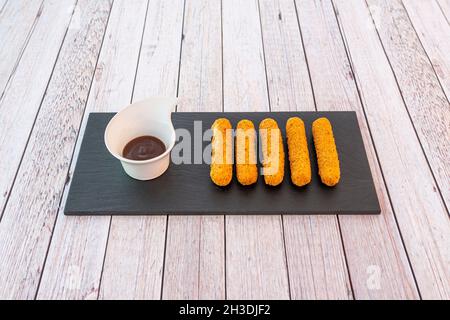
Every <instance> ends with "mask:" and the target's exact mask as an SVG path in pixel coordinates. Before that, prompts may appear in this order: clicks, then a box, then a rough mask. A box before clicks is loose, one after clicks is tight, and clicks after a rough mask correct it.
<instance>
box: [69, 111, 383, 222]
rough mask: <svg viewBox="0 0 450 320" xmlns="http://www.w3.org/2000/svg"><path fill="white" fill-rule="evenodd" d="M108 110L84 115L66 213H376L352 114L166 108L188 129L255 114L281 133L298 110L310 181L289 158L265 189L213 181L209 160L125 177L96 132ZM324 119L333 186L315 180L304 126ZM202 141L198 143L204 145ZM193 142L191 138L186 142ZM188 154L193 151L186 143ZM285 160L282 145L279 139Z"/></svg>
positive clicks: (107, 117)
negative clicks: (296, 179)
mask: <svg viewBox="0 0 450 320" xmlns="http://www.w3.org/2000/svg"><path fill="white" fill-rule="evenodd" d="M113 115H114V114H113V113H91V114H90V115H89V120H88V123H87V127H86V131H85V134H84V137H83V142H82V145H81V149H80V153H79V157H78V161H77V164H76V168H75V172H74V175H73V180H72V183H71V186H70V191H69V195H68V198H67V202H66V206H65V210H64V213H65V214H66V215H158V214H159V215H160V214H180V215H186V214H305V215H307V214H378V213H380V206H379V203H378V199H377V195H376V192H375V188H374V184H373V180H372V176H371V173H370V169H369V164H368V161H367V156H366V153H365V150H364V145H363V141H362V138H361V132H360V129H359V126H358V121H357V118H356V114H355V113H354V112H276V113H275V112H273V113H268V112H240V113H209V112H208V113H206V112H203V113H190V112H186V113H184V112H177V113H173V114H172V121H173V123H174V126H175V128H185V129H187V130H189V131H190V132H193V130H194V121H198V120H201V121H202V128H203V130H206V129H208V128H210V127H211V124H212V123H213V122H214V120H215V119H217V118H219V117H226V118H228V119H229V120H230V121H231V123H232V125H233V127H235V125H236V124H237V122H238V121H239V120H241V119H244V118H246V119H250V120H252V121H253V122H254V124H255V126H256V127H258V125H259V123H260V121H261V120H263V119H264V118H266V117H272V118H274V119H275V120H277V122H278V125H279V126H280V129H281V130H282V132H283V137H285V124H286V121H287V119H288V118H289V117H293V116H298V117H301V118H302V119H303V121H304V122H305V125H306V132H307V136H308V144H309V148H310V158H311V166H312V181H311V183H310V184H309V185H308V186H306V187H303V188H298V187H295V186H294V185H293V184H292V183H291V180H290V171H289V162H288V161H286V171H285V178H284V181H283V183H282V184H281V185H279V186H277V187H269V186H266V185H265V184H264V179H263V176H260V177H259V179H258V182H257V183H256V184H255V185H253V186H250V187H244V186H241V185H240V184H239V183H238V182H237V180H236V177H235V176H234V177H233V181H232V183H231V184H230V185H229V186H228V187H226V188H219V187H217V186H215V185H214V184H213V183H212V182H211V180H210V178H209V165H208V164H205V163H203V164H182V165H175V164H173V163H171V165H170V167H169V169H168V171H166V173H165V174H163V175H162V176H161V177H159V178H157V179H154V180H150V181H138V180H134V179H132V178H130V177H128V176H127V175H126V174H125V172H124V171H123V169H122V166H121V164H120V162H119V161H118V160H117V159H115V158H114V157H113V156H112V155H110V154H109V152H108V150H107V149H106V147H105V144H104V141H103V136H104V131H105V128H106V125H107V124H108V121H109V120H110V119H111V118H112V116H113ZM323 116H325V117H327V118H328V119H329V120H330V121H331V123H332V126H333V131H334V135H335V139H336V144H337V149H338V152H339V158H340V165H341V181H340V183H339V184H338V185H337V186H336V187H333V188H329V187H326V186H324V185H322V184H321V182H320V177H319V176H318V174H317V164H316V158H315V152H314V145H313V141H312V136H311V124H312V122H313V121H314V120H315V119H317V118H319V117H323ZM208 144H209V141H204V142H203V147H206V146H207V145H208ZM192 145H193V143H192ZM192 152H194V151H193V149H192ZM285 152H286V160H287V149H286V145H285Z"/></svg>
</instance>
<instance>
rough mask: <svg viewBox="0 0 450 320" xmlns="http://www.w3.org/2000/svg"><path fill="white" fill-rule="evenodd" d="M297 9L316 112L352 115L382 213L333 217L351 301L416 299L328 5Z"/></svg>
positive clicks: (300, 4) (300, 5)
mask: <svg viewBox="0 0 450 320" xmlns="http://www.w3.org/2000/svg"><path fill="white" fill-rule="evenodd" d="M297 9H298V14H299V22H300V27H301V31H302V35H303V40H304V47H305V52H306V56H307V58H308V65H309V69H310V73H311V81H312V85H313V88H314V93H315V98H316V104H317V108H318V110H352V111H356V113H357V117H358V119H359V125H360V128H361V133H362V136H363V140H364V144H365V148H366V152H367V155H368V159H369V163H370V167H371V169H372V177H373V178H374V182H375V186H376V189H377V194H378V199H379V201H380V205H381V208H382V211H381V216H377V217H369V216H365V217H356V216H354V217H353V216H352V217H350V216H345V217H344V216H339V222H340V227H341V233H342V237H343V241H344V247H345V253H346V257H347V263H348V268H349V273H350V278H351V281H352V288H353V291H354V296H355V298H356V299H407V298H418V293H417V290H416V288H415V283H414V278H413V275H412V272H411V270H410V267H409V264H408V260H407V255H406V253H405V250H404V248H403V244H402V240H401V238H400V234H399V231H398V229H397V226H396V222H395V217H394V215H393V211H392V208H391V205H390V202H389V196H388V193H387V190H386V188H385V186H384V181H383V176H382V173H381V170H380V166H379V164H378V161H377V155H376V152H375V150H374V147H373V143H372V140H371V136H370V132H369V129H368V125H367V123H366V121H365V116H364V111H363V109H362V107H361V102H360V100H359V97H358V92H357V89H356V86H355V82H354V80H353V71H352V69H351V67H350V64H349V61H348V59H347V55H346V52H345V47H344V43H343V42H342V38H341V35H340V32H339V26H338V24H337V20H336V17H335V13H334V10H333V5H332V3H331V2H330V1H314V2H312V1H310V2H305V1H298V2H297ZM361 243H365V244H366V245H364V246H363V245H361ZM377 272H379V273H377ZM372 280H376V281H377V282H376V283H375V282H373V281H372Z"/></svg>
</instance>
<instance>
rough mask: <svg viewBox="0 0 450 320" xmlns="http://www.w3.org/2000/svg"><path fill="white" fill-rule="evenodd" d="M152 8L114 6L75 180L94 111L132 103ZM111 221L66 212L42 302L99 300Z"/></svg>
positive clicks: (117, 3) (119, 1)
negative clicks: (70, 282) (148, 12)
mask: <svg viewBox="0 0 450 320" xmlns="http://www.w3.org/2000/svg"><path fill="white" fill-rule="evenodd" d="M146 8H147V1H145V0H144V1H134V2H133V3H132V5H130V2H129V1H125V0H116V1H114V4H113V6H112V9H111V13H110V16H109V21H108V27H107V29H106V34H105V35H104V40H103V45H102V49H101V52H100V56H99V58H98V62H97V66H96V70H95V74H94V77H93V80H92V87H91V90H90V93H89V98H88V102H87V105H86V110H85V116H84V118H83V121H82V124H81V127H80V128H79V135H78V137H79V139H78V141H77V144H76V147H75V151H74V155H73V158H72V164H71V168H70V171H69V178H70V177H71V176H72V173H73V170H74V167H75V162H76V159H77V155H78V152H79V148H80V144H81V137H82V136H83V134H84V129H85V125H86V120H87V116H86V115H87V114H89V112H92V111H109V110H111V111H117V110H118V109H119V108H120V107H122V106H125V105H127V104H128V103H130V100H131V96H132V92H133V83H134V78H135V73H136V72H135V71H136V64H137V61H138V56H139V49H140V46H141V38H142V30H143V28H144V20H145V13H146ZM137 30H140V32H137ZM101 36H102V37H103V34H102V35H101ZM99 41H101V40H99ZM67 191H68V183H67V184H66V189H65V193H64V196H63V200H62V202H61V204H62V205H61V207H64V203H65V199H66V197H67ZM110 220H111V218H110V217H66V216H64V215H63V210H60V212H59V215H58V220H57V222H56V226H55V231H54V235H53V238H52V243H51V246H50V249H49V255H48V259H47V263H46V267H45V274H44V276H43V278H42V281H41V288H40V290H39V295H38V298H42V299H46V298H60V299H81V298H83V299H96V298H97V297H98V295H99V287H100V279H101V274H102V268H103V261H104V256H105V251H106V245H107V239H108V231H109V226H110ZM92 230H95V232H94V233H92ZM163 237H164V234H163ZM80 248H82V249H80ZM74 272H76V275H77V277H78V278H77V279H76V280H77V283H76V285H72V286H69V287H66V286H65V284H64V283H61V281H60V280H59V279H60V278H59V277H61V278H63V279H65V278H69V277H71V276H72V273H74Z"/></svg>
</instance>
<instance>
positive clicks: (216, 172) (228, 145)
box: [209, 118, 233, 187]
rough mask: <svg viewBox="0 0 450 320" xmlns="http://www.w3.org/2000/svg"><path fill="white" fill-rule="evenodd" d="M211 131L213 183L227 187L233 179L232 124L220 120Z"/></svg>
mask: <svg viewBox="0 0 450 320" xmlns="http://www.w3.org/2000/svg"><path fill="white" fill-rule="evenodd" d="M211 129H212V130H213V136H212V139H211V168H210V172H209V175H210V177H211V180H212V182H214V183H215V184H216V185H218V186H220V187H224V186H227V185H228V184H229V183H230V182H231V179H232V178H233V154H232V151H233V150H232V142H233V141H232V139H233V138H232V132H231V123H230V121H229V120H228V119H225V118H220V119H217V120H216V121H214V123H213V125H212V127H211Z"/></svg>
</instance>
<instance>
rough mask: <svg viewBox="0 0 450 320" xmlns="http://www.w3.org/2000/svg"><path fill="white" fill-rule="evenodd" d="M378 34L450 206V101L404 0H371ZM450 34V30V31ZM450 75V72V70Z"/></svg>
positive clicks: (444, 196) (441, 189)
mask: <svg viewBox="0 0 450 320" xmlns="http://www.w3.org/2000/svg"><path fill="white" fill-rule="evenodd" d="M368 3H369V9H371V12H372V15H374V14H375V16H376V17H378V18H377V19H380V20H379V21H378V28H377V29H378V34H379V36H380V38H381V41H382V42H383V47H384V49H385V51H386V54H387V56H388V58H389V61H390V63H391V66H392V68H393V71H394V73H395V75H396V79H397V81H398V84H399V87H400V90H401V92H402V95H403V98H404V100H405V104H406V106H407V108H408V111H409V114H410V116H411V119H412V121H413V123H414V126H415V129H416V132H417V135H418V137H419V139H420V141H421V144H422V147H423V149H424V151H425V154H426V155H427V158H428V161H429V163H430V166H431V168H432V170H433V172H434V176H435V178H436V181H437V183H438V185H439V187H440V188H439V189H440V191H441V193H442V196H443V198H444V201H445V202H446V204H447V208H448V207H449V206H450V188H449V187H448V182H449V181H450V154H449V152H448V150H450V139H449V138H448V137H450V104H449V101H448V100H447V98H446V96H445V93H444V92H443V91H442V88H441V86H440V83H439V80H438V79H437V77H436V74H435V72H434V70H433V67H432V65H431V64H430V61H429V58H428V56H427V54H426V52H425V51H424V49H423V47H422V45H421V43H420V40H419V38H418V37H417V34H416V32H415V30H414V28H413V27H412V25H411V23H410V20H409V18H408V15H407V13H406V11H405V9H404V7H403V6H402V4H401V2H400V1H385V0H370V1H369V2H368ZM374 8H376V10H374ZM448 36H449V37H450V29H449V34H448ZM449 75H450V73H449Z"/></svg>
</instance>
